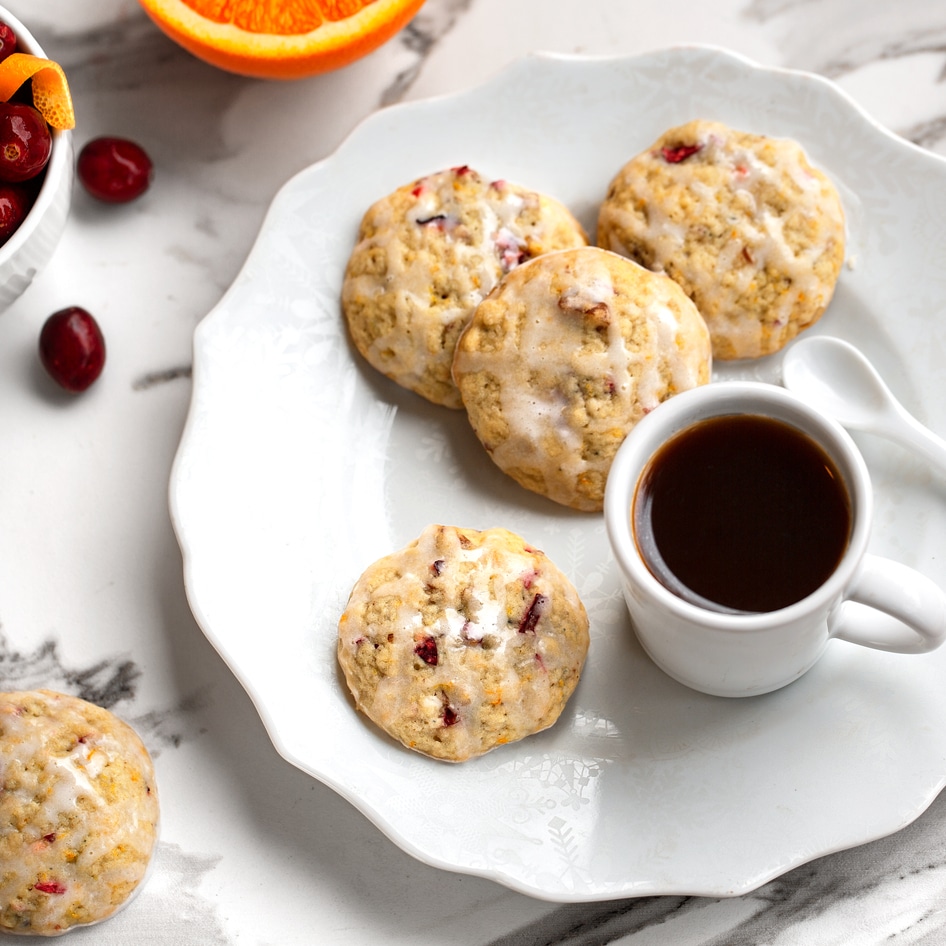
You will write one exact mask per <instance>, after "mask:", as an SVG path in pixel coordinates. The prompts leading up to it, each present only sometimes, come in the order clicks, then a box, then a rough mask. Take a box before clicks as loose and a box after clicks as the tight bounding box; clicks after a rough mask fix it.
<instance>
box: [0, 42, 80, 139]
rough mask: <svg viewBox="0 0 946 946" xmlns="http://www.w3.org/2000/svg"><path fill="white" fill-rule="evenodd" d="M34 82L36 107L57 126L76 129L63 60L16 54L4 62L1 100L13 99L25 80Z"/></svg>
mask: <svg viewBox="0 0 946 946" xmlns="http://www.w3.org/2000/svg"><path fill="white" fill-rule="evenodd" d="M30 79H32V81H33V106H34V107H35V108H36V110H37V111H38V112H39V113H40V115H42V116H43V118H45V119H46V121H47V122H48V123H49V124H50V125H51V126H52V127H53V128H58V129H60V130H65V129H67V128H75V126H76V114H75V111H74V110H73V107H72V94H71V93H70V92H69V83H68V82H67V81H66V74H65V73H64V72H63V71H62V66H60V65H59V63H56V62H53V61H52V60H51V59H43V58H41V57H40V56H31V55H30V54H29V53H13V55H11V56H7V58H6V59H4V60H3V62H0V101H3V102H7V101H9V100H10V99H11V98H12V97H13V95H14V94H15V93H16V91H17V90H18V89H19V88H20V86H22V85H23V84H24V83H25V82H27V81H29V80H30Z"/></svg>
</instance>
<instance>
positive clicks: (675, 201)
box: [598, 121, 845, 359]
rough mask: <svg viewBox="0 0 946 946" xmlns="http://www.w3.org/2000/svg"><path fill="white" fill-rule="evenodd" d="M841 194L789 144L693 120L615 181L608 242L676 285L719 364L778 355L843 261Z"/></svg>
mask: <svg viewBox="0 0 946 946" xmlns="http://www.w3.org/2000/svg"><path fill="white" fill-rule="evenodd" d="M844 240H845V230H844V212H843V209H842V206H841V199H840V197H839V195H838V192H837V190H836V189H835V187H834V185H833V184H832V183H831V181H830V180H828V178H827V177H826V176H825V175H824V174H822V173H821V172H820V171H818V170H816V169H815V168H813V167H812V166H811V164H809V162H808V159H807V158H806V156H805V153H804V151H803V150H802V148H801V146H800V145H798V144H797V143H796V142H794V141H791V140H787V139H776V138H766V137H763V136H761V135H751V134H746V133H744V132H740V131H734V130H733V129H731V128H728V127H727V126H725V125H722V124H719V123H718V122H708V121H692V122H690V123H689V124H686V125H682V126H681V127H679V128H673V129H671V130H670V131H668V132H666V133H665V134H664V135H662V136H661V137H660V138H659V139H658V140H657V141H656V142H655V143H654V144H653V145H652V146H651V147H650V148H648V149H647V150H646V151H644V152H642V153H641V154H639V155H638V156H637V157H635V158H633V159H632V160H631V161H629V162H628V163H627V164H626V165H625V166H624V167H623V168H622V169H621V170H620V171H619V172H618V174H617V176H616V177H615V178H614V180H613V181H612V182H611V186H610V188H609V190H608V194H607V197H606V198H605V200H604V203H603V204H602V206H601V210H600V214H599V218H598V244H599V245H600V246H603V247H606V248H607V249H610V250H614V251H615V252H617V253H621V254H622V255H624V256H628V257H630V258H631V259H633V260H636V261H637V262H639V263H641V264H642V265H643V266H646V267H647V268H648V269H655V270H661V271H663V272H665V273H667V274H668V275H670V276H671V277H672V278H673V279H674V280H676V281H677V282H678V283H679V284H680V285H681V286H682V287H683V288H684V290H685V291H686V293H687V295H689V296H690V298H691V299H692V300H693V301H694V302H695V303H696V306H697V308H698V309H699V310H700V313H701V314H702V316H703V318H704V319H706V322H707V325H708V326H709V329H710V334H711V336H712V339H713V355H714V356H715V357H716V358H719V359H732V358H755V357H758V356H760V355H768V354H771V353H772V352H775V351H778V350H779V349H780V348H781V347H782V346H783V345H785V344H786V343H787V342H789V341H791V339H793V338H794V337H795V336H796V335H797V334H798V333H799V332H800V331H802V330H803V329H805V328H807V327H808V326H809V325H812V324H813V323H814V322H816V321H817V320H818V319H819V318H820V317H821V314H822V313H823V312H824V310H825V308H826V307H827V305H828V303H829V302H830V301H831V297H832V295H833V293H834V287H835V283H836V282H837V279H838V274H839V273H840V270H841V265H842V263H843V261H844Z"/></svg>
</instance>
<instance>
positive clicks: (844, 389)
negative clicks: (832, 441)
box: [782, 335, 946, 472]
mask: <svg viewBox="0 0 946 946" xmlns="http://www.w3.org/2000/svg"><path fill="white" fill-rule="evenodd" d="M782 384H783V385H784V386H785V387H786V388H788V389H789V390H790V391H793V392H794V393H795V394H799V395H801V396H802V397H804V398H805V400H807V401H809V402H810V403H811V404H813V405H814V406H815V407H818V408H819V409H820V410H822V411H824V412H825V413H826V414H828V415H829V416H830V417H833V418H834V419H835V420H836V421H838V423H840V424H841V425H842V426H843V427H849V428H850V429H852V430H863V431H867V432H869V433H873V434H879V435H880V436H881V437H886V438H888V439H889V440H894V441H896V442H897V443H900V444H902V445H903V446H905V447H909V448H910V449H912V450H915V451H916V452H917V453H919V454H921V455H922V456H923V457H925V458H926V459H927V460H929V461H930V463H932V464H934V465H936V466H937V467H939V468H940V470H942V471H943V472H946V441H944V440H943V439H942V438H940V437H938V436H937V435H936V434H934V433H933V432H932V431H931V430H929V429H928V428H926V427H924V426H923V425H922V424H921V423H920V422H919V421H918V420H917V419H916V418H915V417H913V415H912V414H910V413H909V412H908V411H907V410H906V408H905V407H903V405H902V404H901V403H900V402H899V401H898V400H897V399H896V398H895V397H894V396H893V394H892V393H891V392H890V389H889V388H888V387H887V385H886V384H885V383H884V381H883V379H882V378H881V377H880V375H879V374H878V373H877V371H876V369H875V368H874V366H873V365H872V364H871V363H870V362H869V361H868V360H867V359H866V358H865V357H864V355H862V354H861V352H859V351H858V350H857V349H856V348H855V347H854V346H853V345H850V344H848V343H847V342H845V341H842V340H841V339H840V338H831V337H829V336H825V335H814V336H811V337H809V338H803V339H800V340H799V341H797V342H795V343H794V344H793V345H792V346H791V347H790V348H789V349H788V350H787V351H786V352H785V356H784V358H783V359H782Z"/></svg>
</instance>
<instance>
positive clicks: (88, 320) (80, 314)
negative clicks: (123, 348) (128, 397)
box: [39, 305, 105, 394]
mask: <svg viewBox="0 0 946 946" xmlns="http://www.w3.org/2000/svg"><path fill="white" fill-rule="evenodd" d="M39 357H40V361H42V363H43V367H44V368H45V369H46V370H47V371H48V372H49V375H50V377H51V378H52V379H53V380H54V381H55V382H56V383H57V384H59V385H61V386H62V387H64V388H65V389H66V390H67V391H72V392H73V393H75V394H78V393H79V392H80V391H84V390H85V389H86V388H87V387H88V386H89V385H90V384H92V382H93V381H95V379H96V378H97V377H98V376H99V375H100V374H101V373H102V368H103V367H105V339H104V337H103V336H102V330H101V329H100V328H99V326H98V323H97V322H96V321H95V319H94V318H93V317H92V316H91V315H90V314H89V313H88V312H86V310H85V309H82V308H80V307H79V306H75V305H74V306H69V308H67V309H60V310H59V311H58V312H54V313H53V314H52V315H51V316H50V317H49V318H48V319H47V320H46V323H45V324H44V325H43V329H42V331H41V332H40V334H39Z"/></svg>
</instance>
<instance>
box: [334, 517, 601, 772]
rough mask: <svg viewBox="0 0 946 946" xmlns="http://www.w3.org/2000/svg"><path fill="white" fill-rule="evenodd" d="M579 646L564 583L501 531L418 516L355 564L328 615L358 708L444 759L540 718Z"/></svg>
mask: <svg viewBox="0 0 946 946" xmlns="http://www.w3.org/2000/svg"><path fill="white" fill-rule="evenodd" d="M587 651H588V618H587V615H586V614H585V609H584V606H583V605H582V603H581V600H580V599H579V597H578V593H577V592H576V591H575V589H574V587H573V586H572V584H571V582H570V581H569V580H568V579H567V578H566V577H565V575H564V574H563V573H562V572H561V571H559V569H558V568H556V567H555V565H554V564H552V562H551V561H549V559H548V558H547V557H546V556H545V555H544V554H543V553H542V552H540V551H539V550H538V549H535V548H532V547H531V546H529V545H527V544H526V543H525V542H524V541H523V540H522V539H521V538H520V537H519V536H517V535H515V534H514V533H512V532H508V531H507V530H505V529H487V530H485V531H482V532H480V531H476V530H473V529H459V528H455V527H453V526H442V525H432V526H428V527H427V528H426V529H425V530H424V531H423V533H422V534H421V535H420V537H419V538H418V539H416V540H415V541H414V542H411V543H410V544H409V545H408V546H407V547H406V548H404V549H402V550H401V551H399V552H395V553H393V554H392V555H388V556H386V557H384V558H382V559H380V560H379V561H377V562H375V563H374V564H373V565H371V566H370V567H369V568H368V569H367V570H366V571H365V572H364V574H363V575H362V576H361V578H360V579H359V580H358V582H357V583H356V584H355V587H354V589H353V590H352V593H351V597H350V599H349V601H348V605H347V607H346V609H345V612H344V613H343V614H342V616H341V619H340V621H339V625H338V661H339V664H340V665H341V668H342V671H343V672H344V674H345V679H346V681H347V682H348V687H349V689H350V690H351V692H352V694H353V696H354V698H355V703H356V705H357V707H358V709H359V710H361V711H362V712H363V713H365V715H367V716H368V717H369V718H370V719H371V720H373V721H374V722H375V723H376V724H377V725H378V726H380V727H381V729H383V730H384V731H385V732H387V733H388V734H389V735H391V736H393V737H394V738H395V739H397V740H399V741H400V742H401V743H403V744H404V745H405V746H407V747H408V748H410V749H414V750H416V751H417V752H421V753H423V754H425V755H428V756H432V757H433V758H436V759H442V760H445V761H449V762H462V761H464V760H466V759H470V758H473V757H474V756H478V755H482V754H483V753H484V752H488V751H489V750H490V749H494V748H495V747H496V746H500V745H503V744H504V743H508V742H515V741H516V740H519V739H522V738H524V737H525V736H528V735H530V734H532V733H535V732H539V731H540V730H543V729H547V728H548V727H549V726H551V725H552V724H553V723H554V722H555V721H556V720H557V719H558V717H559V715H560V714H561V712H562V709H563V708H564V706H565V703H566V702H567V701H568V698H569V697H570V696H571V694H572V692H573V691H574V689H575V687H576V685H577V684H578V678H579V676H580V674H581V670H582V667H583V665H584V661H585V656H586V654H587Z"/></svg>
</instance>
